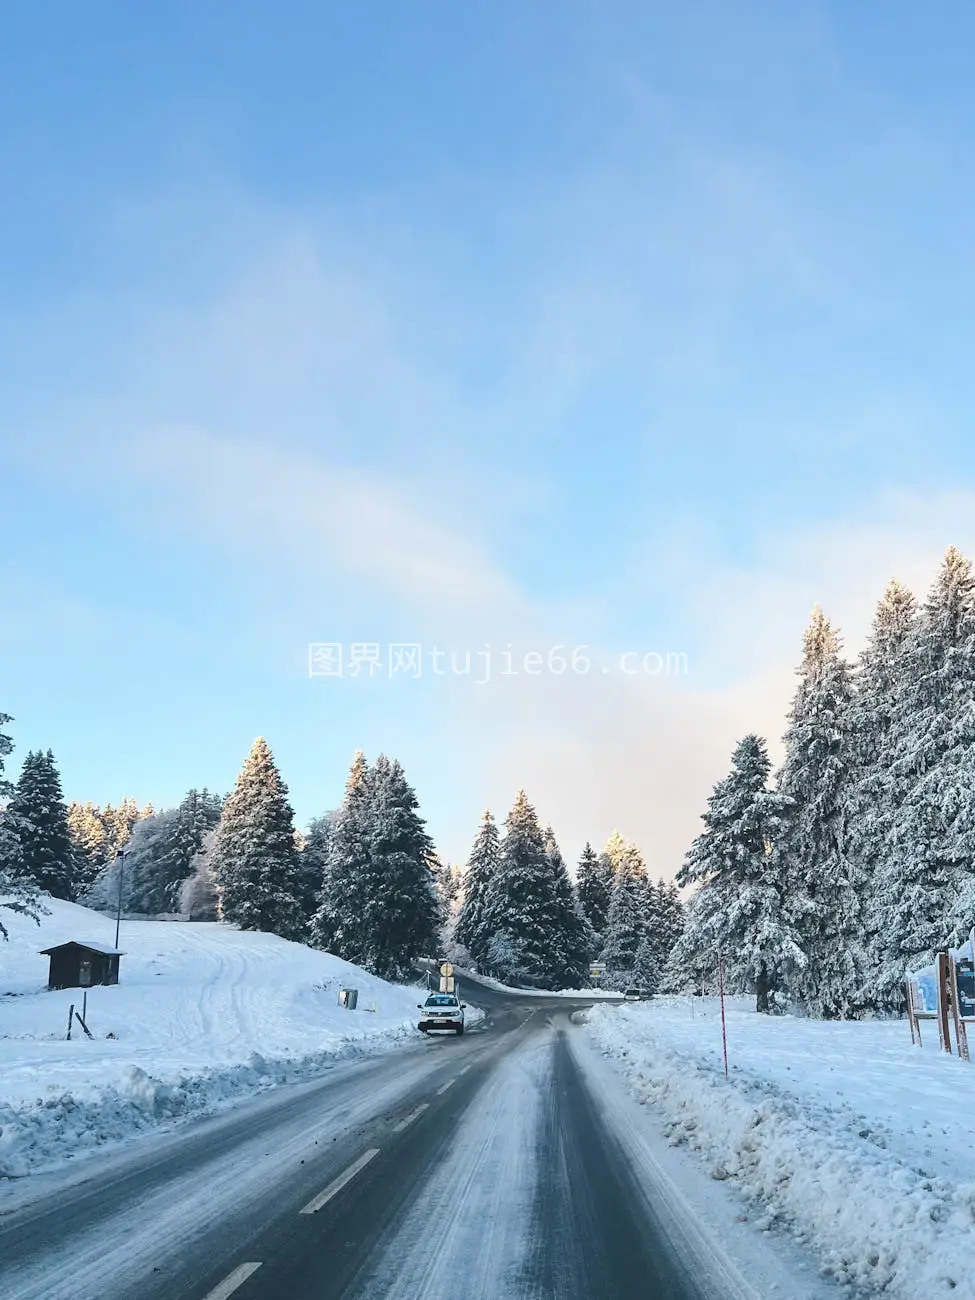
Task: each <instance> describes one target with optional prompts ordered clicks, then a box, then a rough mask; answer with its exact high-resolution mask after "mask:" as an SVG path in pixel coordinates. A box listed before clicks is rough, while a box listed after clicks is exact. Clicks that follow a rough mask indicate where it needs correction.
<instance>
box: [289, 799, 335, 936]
mask: <svg viewBox="0 0 975 1300" xmlns="http://www.w3.org/2000/svg"><path fill="white" fill-rule="evenodd" d="M337 815H338V814H337V813H336V812H334V811H333V812H327V813H325V814H324V815H323V816H321V817H315V818H313V819H312V821H311V822H310V824H309V826H308V834H307V835H306V836H305V840H304V844H303V845H302V848H301V853H300V856H299V859H298V862H299V866H300V869H301V882H302V885H301V910H302V913H303V915H304V916H305V919H306V921H307V922H308V924H309V926H311V927H314V921H315V916H316V915H317V913H318V909H319V908H320V907H321V905H322V897H323V890H324V887H325V877H326V873H327V871H328V857H329V851H330V846H331V842H332V828H333V827H334V825H335V820H336V817H337Z"/></svg>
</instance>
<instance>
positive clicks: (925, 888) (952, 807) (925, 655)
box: [875, 547, 975, 1000]
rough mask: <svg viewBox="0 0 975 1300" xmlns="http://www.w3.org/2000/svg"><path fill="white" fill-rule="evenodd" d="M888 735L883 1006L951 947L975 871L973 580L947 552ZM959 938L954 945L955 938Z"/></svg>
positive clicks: (881, 902) (907, 661) (881, 910)
mask: <svg viewBox="0 0 975 1300" xmlns="http://www.w3.org/2000/svg"><path fill="white" fill-rule="evenodd" d="M900 684H901V689H900V690H899V691H898V692H897V698H896V700H895V704H894V707H893V713H892V723H891V730H890V747H891V771H892V782H893V790H892V802H893V804H894V812H893V815H892V817H891V827H890V834H889V837H888V851H887V852H886V853H885V858H884V861H883V863H882V864H881V866H880V867H879V869H878V872H877V891H876V892H877V898H878V906H877V912H876V920H875V927H876V932H877V936H878V943H879V946H880V948H881V951H882V954H883V959H884V961H883V967H882V970H881V973H880V978H879V985H880V992H881V995H882V996H883V995H884V994H886V996H887V998H888V999H889V1000H893V999H895V998H896V997H897V995H898V994H899V990H900V986H901V983H902V981H903V979H904V975H905V972H906V971H907V969H909V968H911V967H915V968H916V967H917V966H919V965H923V964H925V963H926V962H928V961H930V960H931V959H932V958H933V956H934V953H935V952H936V951H937V950H938V949H939V948H942V947H945V946H946V945H947V944H948V943H949V942H950V941H951V939H952V929H953V926H954V925H956V924H957V923H958V921H959V920H961V922H962V925H964V923H965V920H966V918H964V917H959V915H958V907H959V900H960V899H962V898H963V897H964V896H965V893H966V883H967V881H968V880H970V879H971V872H972V870H973V867H972V864H973V862H975V809H973V800H972V790H973V788H975V577H973V575H972V569H971V564H970V562H969V561H968V560H967V559H966V558H965V557H964V556H963V555H961V554H960V553H959V552H958V551H957V550H955V548H954V547H952V548H950V549H949V550H948V552H947V554H946V555H945V558H944V562H943V564H942V566H941V570H940V572H939V574H938V577H937V579H936V581H935V583H934V585H933V587H932V589H931V591H930V593H929V595H928V598H927V600H926V601H925V603H924V606H923V608H922V610H921V612H920V615H919V616H918V619H917V621H916V623H915V624H914V627H913V629H912V632H911V635H910V638H909V642H908V645H907V647H906V649H905V651H904V663H903V672H902V673H901V674H900ZM958 937H960V936H958Z"/></svg>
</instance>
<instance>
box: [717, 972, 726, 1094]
mask: <svg viewBox="0 0 975 1300" xmlns="http://www.w3.org/2000/svg"><path fill="white" fill-rule="evenodd" d="M718 990H719V992H720V996H721V1050H722V1052H723V1053H724V1077H725V1078H726V1079H727V1077H728V1032H727V1030H726V1028H725V1020H724V960H723V958H722V957H721V956H720V955H719V956H718Z"/></svg>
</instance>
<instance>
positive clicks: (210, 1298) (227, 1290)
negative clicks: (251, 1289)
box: [203, 1261, 261, 1300]
mask: <svg viewBox="0 0 975 1300" xmlns="http://www.w3.org/2000/svg"><path fill="white" fill-rule="evenodd" d="M260 1267H261V1265H260V1261H258V1262H257V1263H256V1264H238V1266H237V1267H236V1268H235V1269H234V1271H233V1272H232V1273H228V1274H227V1276H226V1277H225V1278H224V1280H223V1281H222V1282H220V1283H219V1284H218V1285H217V1286H215V1287H214V1288H213V1290H212V1291H208V1292H207V1293H206V1295H205V1296H204V1297H203V1300H227V1297H228V1296H231V1295H233V1293H234V1292H235V1291H236V1290H237V1288H238V1287H239V1286H243V1284H244V1283H245V1282H246V1281H247V1279H248V1278H249V1277H250V1275H251V1274H252V1273H256V1272H257V1270H258V1269H259V1268H260Z"/></svg>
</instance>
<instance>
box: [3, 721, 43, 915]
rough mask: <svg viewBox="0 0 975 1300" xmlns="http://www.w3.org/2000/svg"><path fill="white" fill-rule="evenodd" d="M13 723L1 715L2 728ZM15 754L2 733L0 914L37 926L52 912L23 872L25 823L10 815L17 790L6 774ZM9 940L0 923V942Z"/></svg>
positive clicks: (6, 737) (11, 744)
mask: <svg viewBox="0 0 975 1300" xmlns="http://www.w3.org/2000/svg"><path fill="white" fill-rule="evenodd" d="M8 722H13V718H11V716H10V714H9V713H0V727H5V726H6V725H7V723H8ZM12 752H13V741H12V740H11V738H10V737H9V736H8V735H6V733H4V732H0V911H2V910H3V909H6V910H7V911H9V912H13V913H15V914H16V915H18V916H29V917H30V919H31V920H32V921H35V922H36V923H37V924H38V925H40V923H41V917H42V916H46V915H48V913H49V912H50V908H47V907H45V906H44V905H43V903H42V902H41V899H40V894H39V892H38V889H37V885H36V884H35V883H34V881H33V880H31V879H30V877H29V876H28V875H27V874H26V872H25V870H24V857H23V852H22V850H21V847H20V834H19V831H20V830H21V829H22V819H21V818H19V817H17V816H14V815H12V814H11V813H10V811H9V808H8V803H7V801H8V800H9V799H10V797H11V796H12V795H13V793H14V787H13V786H12V785H11V784H10V782H9V781H7V780H6V779H5V778H4V775H3V770H4V763H5V761H6V759H7V758H8V757H9V756H10V754H11V753H12ZM9 937H10V936H9V934H8V932H7V928H6V926H5V925H4V924H3V921H2V919H0V938H3V939H5V940H6V939H8V938H9Z"/></svg>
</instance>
